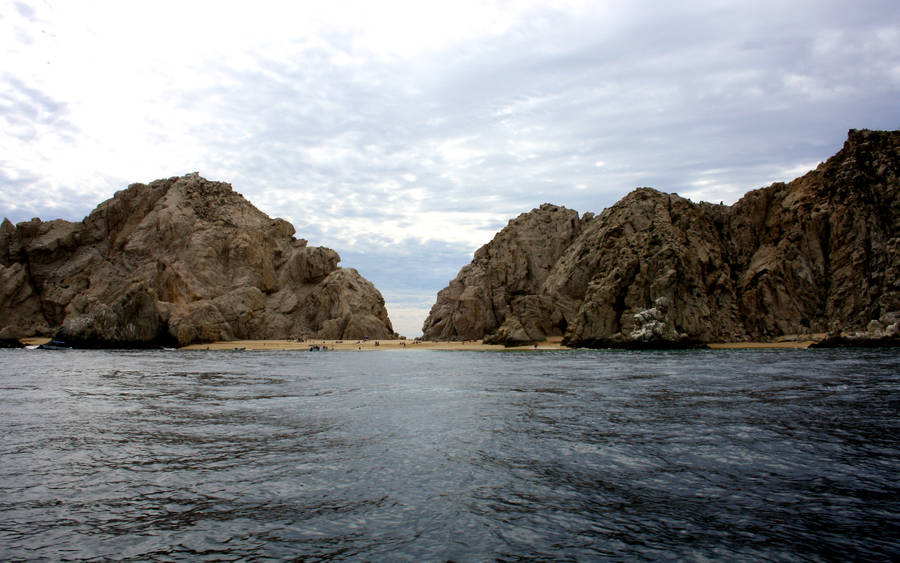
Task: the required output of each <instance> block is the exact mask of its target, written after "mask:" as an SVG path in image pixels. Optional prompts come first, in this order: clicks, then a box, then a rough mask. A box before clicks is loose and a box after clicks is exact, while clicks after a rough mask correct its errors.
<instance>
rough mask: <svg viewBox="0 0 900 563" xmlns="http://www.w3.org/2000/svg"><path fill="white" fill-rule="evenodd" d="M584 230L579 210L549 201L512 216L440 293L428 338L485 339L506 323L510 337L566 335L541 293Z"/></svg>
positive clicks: (505, 331) (428, 323)
mask: <svg viewBox="0 0 900 563" xmlns="http://www.w3.org/2000/svg"><path fill="white" fill-rule="evenodd" d="M580 230H581V220H579V218H578V213H577V212H576V211H572V210H571V209H566V208H564V207H559V206H556V205H550V204H544V205H542V206H541V207H540V208H538V209H535V210H533V211H531V212H530V213H523V214H522V215H520V216H519V217H517V218H515V219H513V220H511V221H510V222H509V224H508V225H507V226H506V227H505V228H504V229H503V230H501V231H500V232H499V233H497V235H496V236H495V237H494V239H493V240H492V241H491V242H490V243H488V244H486V245H484V246H483V247H481V248H480V249H479V250H478V251H477V252H475V259H474V260H473V261H472V263H471V264H468V265H467V266H465V267H463V269H462V270H460V272H459V275H458V276H457V277H456V279H454V280H453V281H451V282H450V285H449V286H448V287H447V288H445V289H443V290H441V291H440V292H439V293H438V296H437V302H436V303H435V304H434V306H433V307H432V308H431V313H430V314H429V315H428V319H427V320H426V321H425V328H424V331H423V332H424V337H425V338H428V339H438V340H460V339H467V338H482V337H483V336H484V335H489V334H492V333H493V332H495V331H497V330H498V329H500V328H501V325H503V324H504V323H507V326H505V327H504V328H502V331H501V334H505V335H511V336H509V337H503V338H504V339H506V340H516V341H517V339H519V338H523V339H525V341H531V340H541V339H543V338H544V337H545V336H546V335H553V334H557V335H561V334H562V331H563V330H564V329H565V326H564V325H563V326H560V325H559V323H560V322H562V320H563V319H562V317H561V316H560V317H558V318H556V319H552V318H551V317H552V313H551V314H550V315H548V311H547V304H545V303H543V301H542V300H541V299H540V297H538V296H536V294H537V293H538V291H539V289H540V287H541V286H542V285H543V283H544V281H545V280H546V279H547V276H548V275H549V273H550V270H551V269H552V268H553V266H554V264H556V262H557V260H558V259H559V256H560V255H561V254H562V252H563V251H564V250H565V249H566V248H567V247H568V246H569V245H570V244H571V243H572V241H573V240H574V239H575V237H576V236H577V235H578V233H579V232H580ZM554 321H555V322H554Z"/></svg>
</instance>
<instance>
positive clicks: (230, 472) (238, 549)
mask: <svg viewBox="0 0 900 563" xmlns="http://www.w3.org/2000/svg"><path fill="white" fill-rule="evenodd" d="M898 413H900V352H898V351H896V350H778V351H776V350H768V351H765V350H762V351H759V350H757V351H754V350H736V351H688V352H674V351H673V352H615V351H567V352H559V351H556V352H544V351H528V352H499V353H498V352H438V351H412V350H408V351H381V352H327V353H310V352H164V351H159V352H155V351H153V352H148V351H60V352H50V351H37V350H2V351H0V559H4V560H9V559H12V560H20V559H25V560H40V559H46V560H54V561H56V560H142V561H146V560H150V561H152V560H160V561H180V560H190V561H197V560H216V561H229V560H241V561H262V560H302V561H323V560H366V561H495V560H497V561H596V560H660V559H663V560H665V559H679V560H753V561H759V560H800V561H816V560H873V561H878V560H883V561H888V560H897V559H898V558H900V417H898Z"/></svg>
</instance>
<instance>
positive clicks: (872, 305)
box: [423, 130, 900, 347]
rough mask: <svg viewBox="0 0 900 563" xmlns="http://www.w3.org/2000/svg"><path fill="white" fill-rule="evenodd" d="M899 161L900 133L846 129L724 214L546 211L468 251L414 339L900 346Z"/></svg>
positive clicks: (666, 201) (678, 201)
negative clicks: (806, 167)
mask: <svg viewBox="0 0 900 563" xmlns="http://www.w3.org/2000/svg"><path fill="white" fill-rule="evenodd" d="M898 166H900V131H893V132H879V131H856V130H852V131H850V134H849V137H848V139H847V142H846V143H845V144H844V147H843V148H842V149H841V151H840V152H838V154H836V155H835V156H833V157H832V158H830V159H829V160H828V161H827V162H825V163H823V164H820V165H819V167H818V168H816V170H813V171H811V172H809V173H808V174H806V175H805V176H803V177H801V178H798V179H796V180H794V181H792V182H790V183H789V184H784V183H776V184H773V185H771V186H769V187H767V188H762V189H759V190H755V191H752V192H750V193H748V194H746V195H745V196H744V197H743V198H742V199H741V200H740V201H738V202H737V203H735V204H734V205H732V206H724V205H713V204H709V203H692V202H691V201H689V200H687V199H684V198H681V197H679V196H678V195H676V194H665V193H661V192H658V191H656V190H653V189H650V188H640V189H637V190H635V191H634V192H632V193H630V194H629V195H628V196H626V197H625V198H623V199H622V200H621V201H619V202H618V203H616V204H615V205H614V206H612V207H611V208H609V209H606V210H604V211H603V212H602V213H601V214H599V215H597V216H593V215H591V214H585V216H584V217H581V218H580V219H579V218H578V214H577V213H576V212H574V211H571V210H566V209H563V208H560V207H555V206H551V205H546V204H545V205H543V206H541V208H540V209H536V210H533V211H531V212H530V213H527V214H524V215H521V216H520V217H518V218H517V219H516V220H514V221H512V222H510V224H509V225H508V226H507V227H506V228H504V229H503V230H502V231H501V232H500V233H498V234H497V236H496V237H495V238H494V239H493V240H492V241H491V242H490V243H488V244H487V245H485V246H484V247H482V248H481V249H479V250H478V251H477V252H476V254H475V259H474V260H473V261H472V263H471V264H469V265H467V266H465V267H464V268H463V269H462V270H461V271H460V273H459V275H458V276H457V277H456V279H454V280H453V281H452V282H450V285H449V286H448V287H447V288H446V289H444V290H442V291H441V292H440V293H439V294H438V299H437V302H436V303H435V305H434V307H433V308H432V310H431V314H430V315H429V317H428V319H427V320H426V321H425V325H424V328H423V331H424V335H425V337H426V338H432V339H476V338H485V339H486V340H489V341H495V342H504V343H507V344H519V343H523V342H530V341H536V340H541V339H543V338H545V337H547V336H554V335H555V336H564V337H565V338H564V342H566V343H568V344H570V345H574V346H594V347H605V346H617V347H668V346H693V345H697V344H700V343H704V342H714V341H745V340H761V341H766V340H771V339H774V338H778V337H782V336H785V335H794V334H812V333H829V334H831V335H832V336H833V339H837V338H844V340H846V339H853V338H856V339H857V340H856V341H861V340H860V339H863V340H864V339H867V338H876V339H881V340H882V341H884V340H883V339H888V340H890V339H893V338H896V337H897V336H898V327H900V325H898V322H897V321H898V316H900V254H898V249H900V180H898ZM551 225H552V226H551ZM841 334H843V337H841V336H840V335H841ZM838 341H839V340H835V342H838Z"/></svg>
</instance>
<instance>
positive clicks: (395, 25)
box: [0, 0, 900, 336]
mask: <svg viewBox="0 0 900 563" xmlns="http://www.w3.org/2000/svg"><path fill="white" fill-rule="evenodd" d="M231 4H232V3H227V2H225V3H223V2H188V1H185V0H179V1H175V2H166V1H157V2H152V3H140V4H138V3H131V2H121V1H112V2H99V1H97V2H75V1H56V0H45V1H33V2H31V1H28V2H26V1H22V2H2V3H0V60H2V61H3V62H2V65H0V215H2V216H5V217H8V218H10V219H11V220H12V221H14V222H18V221H22V220H26V219H29V218H31V217H35V216H37V217H41V218H43V219H53V218H56V217H62V218H65V219H69V220H80V219H81V218H82V217H84V216H85V215H87V214H88V213H89V212H90V211H91V210H92V209H93V208H94V207H95V206H96V205H97V204H98V203H100V202H101V201H103V200H105V199H107V198H109V197H111V196H112V195H113V193H114V192H115V191H117V190H119V189H122V188H124V187H125V186H127V185H128V184H130V183H133V182H149V181H151V180H154V179H157V178H163V177H169V176H174V175H181V174H184V173H187V172H192V171H199V172H200V173H201V174H202V175H203V176H205V177H207V178H209V179H213V180H222V181H227V182H230V183H231V184H232V185H233V186H234V188H235V190H237V191H239V192H241V193H242V194H244V196H245V197H247V199H249V200H250V201H251V202H252V203H254V204H255V205H256V206H257V207H259V208H260V209H262V210H263V211H265V212H266V213H268V214H269V215H271V216H273V217H284V218H285V219H287V220H289V221H290V222H292V223H293V224H294V226H295V227H296V229H297V236H298V237H303V238H307V239H308V240H309V241H310V243H311V244H316V245H324V246H328V247H331V248H334V249H335V250H337V251H338V252H339V253H340V254H341V256H342V258H343V262H342V265H344V266H349V267H355V268H357V269H358V270H359V271H360V272H361V273H362V274H363V275H364V276H366V277H367V278H369V279H370V280H372V281H373V283H375V285H376V286H377V287H378V288H379V289H380V290H381V291H382V293H383V294H384V296H385V299H386V301H387V303H388V309H389V312H390V314H391V319H392V320H393V322H394V326H395V328H396V329H397V330H398V331H399V332H400V333H401V334H405V335H407V336H416V335H418V334H420V333H421V324H422V321H423V320H424V318H425V315H426V313H427V309H428V308H429V307H430V305H431V304H432V303H433V302H434V298H435V294H436V293H437V291H438V290H439V289H441V288H442V287H444V286H445V285H446V284H447V282H448V281H449V280H450V279H451V278H453V277H454V276H455V275H456V273H457V271H458V270H459V269H460V268H461V267H462V266H463V265H464V264H465V263H467V262H468V261H469V260H471V257H472V253H473V252H474V250H475V249H476V248H477V247H478V246H480V245H482V244H484V243H486V242H488V241H489V240H490V239H491V237H492V236H493V234H494V233H495V232H496V231H497V230H498V229H499V228H501V227H502V226H504V225H505V224H506V222H507V221H508V220H509V219H510V218H512V217H515V216H516V215H518V214H519V213H523V212H526V211H529V210H531V209H532V208H534V207H537V206H538V205H540V204H541V203H543V202H552V203H556V204H559V205H565V206H567V207H570V208H573V209H577V210H578V211H580V212H586V211H592V212H599V211H601V210H602V209H603V208H605V207H608V206H610V205H611V204H613V203H615V202H616V201H617V200H618V199H620V198H621V197H622V196H624V195H625V194H626V193H628V192H629V191H631V190H632V189H633V188H635V187H638V186H652V187H655V188H658V189H660V190H663V191H668V192H678V193H680V194H681V195H684V196H688V197H690V198H692V199H694V200H695V201H697V200H707V201H715V202H718V201H724V202H726V203H731V202H734V201H736V200H737V199H738V198H739V197H740V196H741V195H742V194H743V193H745V192H746V191H748V190H750V189H754V188H758V187H761V186H764V185H768V184H769V183H771V182H773V181H780V180H790V179H792V178H794V177H796V176H798V175H800V174H802V173H803V172H805V171H806V170H809V169H811V168H813V167H815V166H816V164H817V163H818V162H819V161H822V160H824V159H826V158H827V157H828V156H830V155H831V154H833V153H834V152H836V151H837V150H838V149H839V148H840V146H841V144H842V142H843V140H844V138H845V137H846V133H847V130H848V129H850V128H873V129H897V128H898V127H900V48H898V45H900V3H898V2H896V1H895V0H889V1H858V0H857V1H853V2H850V1H843V2H828V1H812V2H805V1H795V2H783V1H780V0H779V1H775V2H770V1H756V2H753V3H748V2H735V3H729V2H715V1H695V2H690V1H688V2H679V3H663V2H640V1H629V2H585V3H581V2H558V3H547V2H532V3H527V2H508V3H506V2H496V3H488V2H480V1H479V2H460V1H454V2H447V3H441V4H436V3H428V2H417V1H413V2H367V1H363V2H329V3H327V5H323V4H326V3H322V2H308V3H306V2H297V3H286V2H254V3H252V4H251V3H234V4H238V6H235V7H232V6H231ZM286 4H287V5H289V6H286Z"/></svg>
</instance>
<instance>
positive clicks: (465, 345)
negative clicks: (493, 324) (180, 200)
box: [181, 337, 569, 351]
mask: <svg viewBox="0 0 900 563" xmlns="http://www.w3.org/2000/svg"><path fill="white" fill-rule="evenodd" d="M311 346H327V347H328V349H329V350H358V351H364V350H568V349H569V348H567V347H565V346H563V345H562V337H557V338H551V339H549V340H545V341H544V342H540V343H538V344H537V345H536V346H535V345H534V344H532V345H530V346H516V347H511V348H507V347H505V346H503V345H500V344H484V343H483V342H482V341H481V340H467V341H465V342H435V341H431V340H425V341H414V340H321V339H310V340H306V341H303V342H296V341H293V340H233V341H227V342H212V343H210V344H192V345H190V346H185V347H184V348H181V350H207V349H209V350H234V349H241V348H243V349H246V350H309V348H310V347H311Z"/></svg>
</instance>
